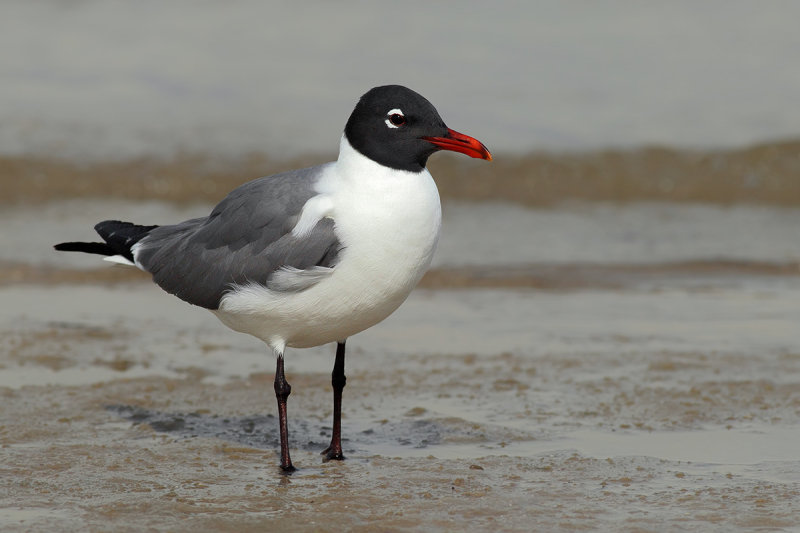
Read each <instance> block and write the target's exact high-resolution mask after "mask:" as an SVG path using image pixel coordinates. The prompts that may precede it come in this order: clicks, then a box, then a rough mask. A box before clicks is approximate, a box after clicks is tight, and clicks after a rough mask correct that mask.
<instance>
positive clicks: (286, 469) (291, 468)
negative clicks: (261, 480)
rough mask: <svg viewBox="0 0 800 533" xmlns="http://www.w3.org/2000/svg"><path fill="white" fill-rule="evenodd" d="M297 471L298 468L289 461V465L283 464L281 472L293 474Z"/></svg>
mask: <svg viewBox="0 0 800 533" xmlns="http://www.w3.org/2000/svg"><path fill="white" fill-rule="evenodd" d="M295 472H297V469H296V468H295V467H294V465H293V464H292V463H289V464H288V465H281V474H283V475H291V474H293V473H295Z"/></svg>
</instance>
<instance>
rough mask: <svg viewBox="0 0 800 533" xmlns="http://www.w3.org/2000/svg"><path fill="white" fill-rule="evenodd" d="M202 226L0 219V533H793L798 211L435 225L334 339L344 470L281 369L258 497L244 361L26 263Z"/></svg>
mask: <svg viewBox="0 0 800 533" xmlns="http://www.w3.org/2000/svg"><path fill="white" fill-rule="evenodd" d="M207 207H208V206H207V205H201V204H198V205H185V206H182V207H180V206H174V205H170V204H164V203H159V202H144V203H139V202H119V201H109V202H108V203H106V204H105V205H103V204H101V205H99V206H98V205H95V206H94V207H92V205H91V202H89V201H85V200H79V199H76V200H70V201H66V202H59V203H46V204H42V205H41V206H40V208H38V209H36V210H33V209H31V208H27V207H24V206H23V207H18V208H11V209H7V210H5V211H4V212H3V214H2V215H0V222H2V224H3V227H4V228H6V229H13V230H14V232H13V233H15V234H16V233H17V231H19V232H21V233H22V234H25V231H26V230H27V231H28V234H27V235H29V238H25V239H21V238H18V237H14V236H12V235H11V234H10V233H8V232H6V233H4V234H3V236H2V237H3V241H2V246H0V301H2V302H3V303H4V305H3V306H2V307H0V354H2V356H1V358H0V395H2V397H3V404H2V405H3V407H2V413H3V416H2V423H1V424H0V442H1V443H2V448H0V454H1V456H2V461H0V470H2V477H1V479H2V482H0V528H1V529H3V530H4V531H5V530H9V531H15V530H18V531H29V530H34V531H47V530H53V529H59V530H70V531H85V530H107V529H114V530H120V529H121V530H125V529H134V530H140V529H145V528H149V529H154V530H169V531H176V530H178V531H185V530H190V529H198V528H201V529H209V528H213V529H221V530H243V531H249V530H254V531H255V530H258V531H263V530H269V531H272V530H275V531H281V530H285V531H288V530H291V531H320V530H321V531H334V530H342V529H346V530H355V531H375V530H381V531H408V530H411V531H423V530H425V531H428V530H443V531H463V530H488V529H492V530H498V531H530V530H532V529H539V530H564V531H566V530H570V531H573V530H580V529H601V530H619V529H621V530H632V531H637V530H647V531H650V530H664V529H668V530H678V531H681V530H685V531H689V530H697V529H698V528H700V529H705V530H708V529H711V530H725V531H745V530H752V529H762V530H763V529H766V530H791V529H792V528H795V527H797V525H798V521H797V516H798V515H800V454H798V452H797V446H796V443H797V442H798V440H800V334H798V327H797V324H798V323H800V306H798V303H797V302H798V301H800V269H798V267H797V265H798V258H800V249H799V248H798V240H797V238H796V232H795V231H794V228H796V218H797V217H798V213H797V210H796V209H787V208H775V207H754V206H750V207H748V206H737V207H729V208H721V207H713V206H693V205H681V204H631V205H627V206H621V205H603V204H591V205H572V206H563V207H561V208H558V209H541V210H536V209H524V208H520V207H514V206H510V205H503V204H484V205H471V204H452V203H449V204H447V205H445V234H444V236H443V241H442V246H441V248H440V250H439V254H438V255H437V259H436V263H435V265H434V269H433V270H432V272H431V273H430V274H429V276H428V277H426V279H425V280H424V281H423V284H422V287H421V288H420V289H419V290H417V291H415V292H414V293H413V294H412V296H411V297H410V298H409V300H408V301H407V302H406V303H405V304H404V305H403V306H402V307H401V308H400V310H398V312H397V313H395V314H394V315H393V316H392V317H390V318H389V319H387V320H386V321H385V322H384V323H382V324H380V325H379V326H377V327H375V328H372V329H370V330H368V331H366V332H364V333H362V334H359V335H357V336H355V337H353V338H352V339H351V340H350V341H349V343H348V348H349V351H348V360H347V376H348V383H347V387H346V389H345V392H344V408H343V432H344V435H343V437H344V450H345V454H346V455H347V457H348V460H347V461H345V462H343V463H322V462H321V459H320V456H319V455H318V453H319V451H321V450H322V449H323V448H324V447H325V446H326V445H327V441H328V439H329V438H330V416H331V398H330V396H331V391H330V385H329V383H330V371H331V367H332V360H333V351H334V349H333V346H324V347H319V348H314V349H309V350H291V351H290V352H289V353H288V354H287V357H288V359H287V377H288V379H289V381H290V382H291V384H292V386H293V391H292V396H291V398H290V400H289V416H290V431H291V439H292V446H293V451H292V453H293V459H294V461H295V463H296V465H297V466H298V467H300V471H299V472H298V473H296V474H294V475H292V476H283V475H281V474H280V473H279V472H278V467H277V464H278V458H277V454H276V452H277V449H278V447H277V421H276V419H275V418H274V417H275V412H276V408H275V400H274V395H273V393H272V370H273V367H274V360H273V357H272V356H271V355H270V354H268V353H267V351H266V349H265V348H264V346H263V345H262V344H261V343H260V342H259V341H256V340H255V339H251V338H248V337H245V336H243V335H239V334H235V333H233V332H230V331H228V330H227V329H226V328H224V327H223V326H222V325H221V324H219V323H218V322H217V321H216V319H215V318H214V317H213V316H212V315H211V314H210V313H207V312H205V311H203V310H200V309H197V308H192V307H191V306H188V305H186V304H183V303H182V302H180V301H178V300H176V299H175V298H172V297H169V296H167V295H165V294H164V293H163V292H162V291H161V290H160V289H158V288H157V287H155V286H153V285H152V284H151V283H149V281H148V280H147V277H146V276H144V275H142V274H140V273H137V272H135V271H132V270H128V269H125V268H123V267H111V266H109V267H105V266H104V264H103V263H98V262H97V260H96V258H91V257H80V256H77V255H76V256H63V254H54V253H52V252H50V250H49V248H47V246H48V244H49V243H50V240H51V239H52V238H53V237H54V236H58V237H59V238H60V237H62V236H63V235H66V234H70V235H72V236H73V237H75V238H83V237H90V236H91V229H90V222H91V221H93V220H95V219H97V218H102V213H100V211H102V210H103V209H110V210H113V212H114V213H118V214H120V216H124V217H129V218H139V217H146V218H149V217H154V218H159V217H167V216H177V217H180V216H184V215H186V216H193V215H194V213H197V212H203V211H204V210H206V209H207ZM479 220H483V221H484V223H483V224H477V221H479ZM84 226H85V227H84ZM478 226H483V227H484V228H485V229H486V232H485V235H484V236H486V235H489V234H493V235H495V239H489V238H476V236H478V235H479V234H478V233H477V230H476V228H477V227H478ZM73 232H74V235H73ZM498 235H502V239H503V240H499V241H498V240H497V236H498ZM56 240H58V239H56ZM26 242H27V245H26V244H25V243H26ZM26 246H27V247H26ZM503 250H506V252H502V251H503Z"/></svg>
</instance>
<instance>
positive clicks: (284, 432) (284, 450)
mask: <svg viewBox="0 0 800 533" xmlns="http://www.w3.org/2000/svg"><path fill="white" fill-rule="evenodd" d="M291 393H292V386H291V385H289V383H288V382H287V381H286V376H284V375H283V354H278V367H277V368H276V370H275V397H276V398H277V399H278V422H279V424H280V431H281V469H282V470H283V471H284V472H294V471H295V467H294V466H292V459H291V457H289V428H288V427H287V426H286V399H287V398H288V397H289V395H290V394H291Z"/></svg>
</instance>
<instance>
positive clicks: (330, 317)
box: [215, 137, 441, 349]
mask: <svg viewBox="0 0 800 533" xmlns="http://www.w3.org/2000/svg"><path fill="white" fill-rule="evenodd" d="M317 189H318V190H319V192H320V196H319V197H316V198H315V199H314V200H313V202H315V204H316V205H315V210H316V211H315V212H317V213H318V216H320V217H322V216H330V217H332V218H333V219H334V221H335V222H336V233H337V236H338V237H339V240H340V241H341V243H342V245H343V246H344V248H343V251H342V252H341V255H340V260H339V263H338V264H337V265H336V267H335V268H334V270H333V273H332V274H331V275H330V276H328V277H327V278H325V279H324V280H322V281H320V282H319V283H318V284H316V285H314V286H313V287H310V288H308V289H306V290H304V291H301V292H295V293H279V292H274V291H270V290H268V289H266V288H263V287H255V286H251V287H248V288H247V289H246V290H241V291H238V292H235V293H231V294H229V295H227V296H226V297H225V298H224V299H223V302H222V303H221V305H220V309H219V310H217V311H215V313H216V314H217V316H218V317H219V318H220V320H222V322H224V323H225V324H226V325H228V326H229V327H231V328H233V329H235V330H237V331H243V332H245V333H250V334H251V335H254V336H256V337H258V338H261V339H262V340H264V341H265V342H267V343H268V344H270V345H271V346H272V347H273V348H277V349H282V348H283V346H284V345H288V346H295V347H301V348H302V347H309V346H316V345H319V344H325V343H328V342H334V341H340V340H344V339H346V338H347V337H349V336H350V335H353V334H355V333H358V332H359V331H363V330H364V329H367V328H368V327H370V326H373V325H375V324H377V323H378V322H380V321H381V320H383V319H384V318H386V317H387V316H389V315H390V314H391V313H392V312H393V311H394V310H395V309H397V307H399V306H400V304H401V303H403V301H405V299H406V298H407V297H408V295H409V293H410V292H411V290H412V289H413V288H414V286H416V284H417V282H418V281H419V280H420V278H421V277H422V275H423V274H424V273H425V271H426V270H427V269H428V267H429V266H430V263H431V259H432V258H433V252H434V249H435V247H436V243H437V241H438V239H439V229H440V227H441V206H440V203H439V192H438V190H437V189H436V185H435V183H434V182H433V178H432V177H431V175H430V173H428V171H427V170H423V171H422V172H419V173H413V172H406V171H401V170H393V169H389V168H386V167H383V166H381V165H378V164H377V163H375V162H374V161H372V160H370V159H368V158H366V157H364V156H363V155H361V154H360V153H358V152H357V151H356V150H354V149H353V148H352V147H351V146H350V144H349V143H348V142H347V139H346V138H344V137H342V142H341V147H340V153H339V159H338V161H337V162H336V164H334V165H330V166H328V167H327V170H326V173H325V175H324V176H323V177H322V178H321V180H320V182H319V183H318V186H317ZM319 205H324V206H325V207H326V209H325V210H324V212H323V210H320V209H317V207H318V206H319ZM308 222H309V221H306V223H308Z"/></svg>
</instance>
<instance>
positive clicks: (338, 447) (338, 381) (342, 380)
mask: <svg viewBox="0 0 800 533" xmlns="http://www.w3.org/2000/svg"><path fill="white" fill-rule="evenodd" d="M344 342H345V341H342V342H340V343H338V344H337V345H336V362H334V363H333V373H331V385H332V386H333V435H332V436H331V445H330V446H328V447H327V448H326V449H325V450H324V451H323V452H322V455H324V456H325V458H324V460H325V461H330V460H331V459H336V460H339V461H341V460H342V459H344V455H343V454H342V389H344V386H345V384H346V383H347V378H346V377H345V376H344Z"/></svg>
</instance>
